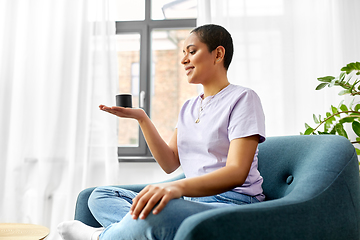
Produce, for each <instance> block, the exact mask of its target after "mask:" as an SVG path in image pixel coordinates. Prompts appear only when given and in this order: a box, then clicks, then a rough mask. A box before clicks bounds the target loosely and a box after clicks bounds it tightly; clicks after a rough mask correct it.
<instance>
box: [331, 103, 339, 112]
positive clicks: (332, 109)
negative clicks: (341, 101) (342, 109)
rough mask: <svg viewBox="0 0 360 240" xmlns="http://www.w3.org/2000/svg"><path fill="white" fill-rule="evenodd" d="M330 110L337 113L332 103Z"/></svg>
mask: <svg viewBox="0 0 360 240" xmlns="http://www.w3.org/2000/svg"><path fill="white" fill-rule="evenodd" d="M331 111H332V113H333V114H336V113H338V110H337V108H336V107H334V106H333V105H331Z"/></svg>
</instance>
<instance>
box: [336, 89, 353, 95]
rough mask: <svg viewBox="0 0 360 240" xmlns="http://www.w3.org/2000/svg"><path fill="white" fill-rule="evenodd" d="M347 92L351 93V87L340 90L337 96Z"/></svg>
mask: <svg viewBox="0 0 360 240" xmlns="http://www.w3.org/2000/svg"><path fill="white" fill-rule="evenodd" d="M349 93H351V89H345V90H341V91H340V92H339V93H338V94H339V96H342V95H345V94H349Z"/></svg>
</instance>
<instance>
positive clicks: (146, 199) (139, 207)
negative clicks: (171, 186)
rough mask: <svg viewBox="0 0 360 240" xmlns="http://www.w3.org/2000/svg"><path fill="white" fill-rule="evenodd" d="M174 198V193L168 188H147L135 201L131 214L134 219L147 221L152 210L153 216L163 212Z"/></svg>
mask: <svg viewBox="0 0 360 240" xmlns="http://www.w3.org/2000/svg"><path fill="white" fill-rule="evenodd" d="M173 198H174V196H172V192H171V191H169V190H168V189H166V188H163V187H159V186H147V187H146V188H144V189H143V191H141V192H140V193H139V194H138V195H137V196H136V197H135V198H134V199H133V204H132V206H131V208H130V214H131V215H132V217H133V219H137V218H140V219H145V218H146V217H147V216H148V215H149V214H150V212H151V210H153V214H158V213H159V212H161V211H162V210H163V209H164V207H165V206H166V205H167V203H168V202H169V201H170V200H171V199H173ZM156 204H157V206H156ZM155 206H156V207H155ZM154 207H155V208H154Z"/></svg>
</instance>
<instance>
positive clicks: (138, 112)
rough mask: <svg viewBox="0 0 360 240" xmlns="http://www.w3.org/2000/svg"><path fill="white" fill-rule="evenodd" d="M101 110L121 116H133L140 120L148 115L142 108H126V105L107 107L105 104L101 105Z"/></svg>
mask: <svg viewBox="0 0 360 240" xmlns="http://www.w3.org/2000/svg"><path fill="white" fill-rule="evenodd" d="M99 108H100V110H103V111H105V112H108V113H111V114H113V115H115V116H118V117H121V118H132V119H136V120H138V121H140V120H142V119H144V118H145V117H146V116H147V115H146V113H145V111H144V110H143V109H141V108H124V107H116V106H113V107H107V106H105V105H100V106H99Z"/></svg>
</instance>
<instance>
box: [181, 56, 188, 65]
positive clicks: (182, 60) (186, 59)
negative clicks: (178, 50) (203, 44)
mask: <svg viewBox="0 0 360 240" xmlns="http://www.w3.org/2000/svg"><path fill="white" fill-rule="evenodd" d="M188 62H189V59H188V57H187V55H185V56H184V57H183V58H182V59H181V64H186V63H188Z"/></svg>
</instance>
